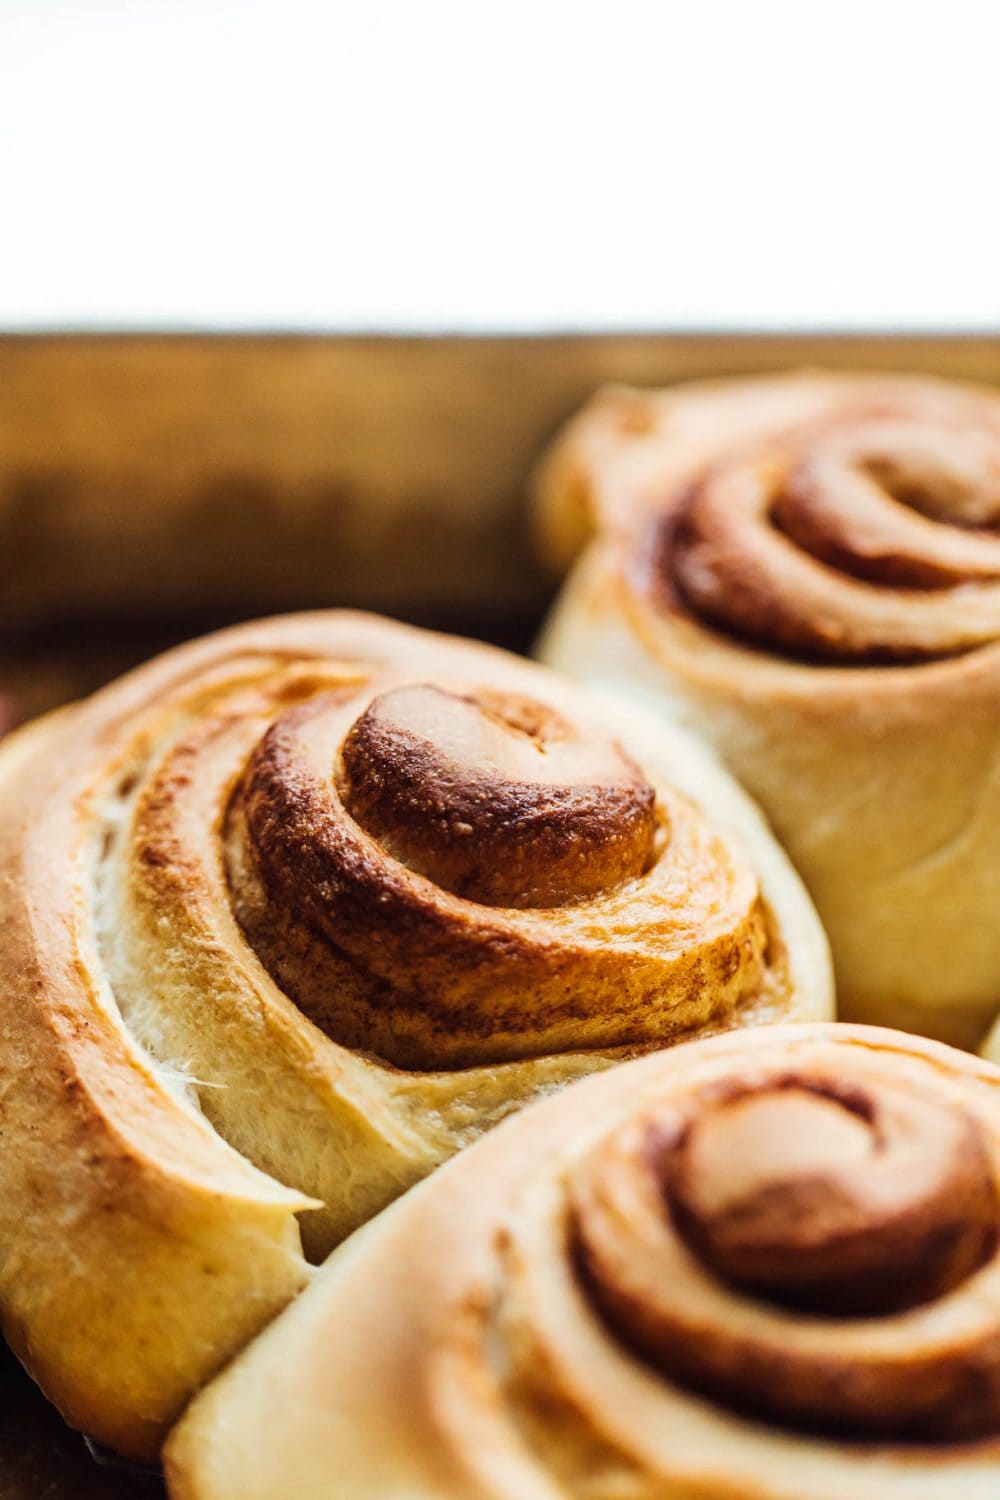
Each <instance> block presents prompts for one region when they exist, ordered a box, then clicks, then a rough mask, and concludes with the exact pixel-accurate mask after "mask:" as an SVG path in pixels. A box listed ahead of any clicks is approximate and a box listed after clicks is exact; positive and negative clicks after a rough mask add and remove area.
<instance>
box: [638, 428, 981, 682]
mask: <svg viewBox="0 0 1000 1500" xmlns="http://www.w3.org/2000/svg"><path fill="white" fill-rule="evenodd" d="M998 527H1000V432H998V431H997V429H996V424H995V418H992V417H991V418H990V419H989V420H987V419H985V418H984V420H983V423H982V424H981V425H980V424H978V423H977V422H976V421H975V420H970V421H969V422H967V423H961V424H960V423H958V422H956V421H950V422H946V421H944V420H937V421H934V420H930V419H926V418H925V419H918V418H917V417H915V416H911V415H908V414H907V413H905V412H903V411H875V412H871V411H869V412H865V411H854V412H849V413H845V414H843V415H841V416H840V417H838V418H835V419H832V420H830V421H828V422H826V423H825V424H823V425H821V426H818V427H810V428H807V429H804V430H802V431H798V432H790V433H786V434H784V435H783V436H782V437H781V438H778V439H774V440H772V441H770V442H767V443H762V444H761V445H760V446H759V447H758V448H757V449H755V450H745V451H744V452H742V453H740V454H734V455H733V456H732V457H731V458H729V459H723V460H721V461H719V462H718V463H717V464H715V465H713V466H712V467H711V468H710V469H708V470H707V471H706V472H705V473H704V474H702V475H701V476H700V477H699V478H698V479H697V480H696V481H695V482H694V483H693V484H692V485H691V486H690V488H689V489H688V491H687V492H686V494H684V495H683V496H682V497H681V498H680V499H679V501H678V503H677V504H676V506H675V507H674V508H673V510H672V512H671V514H670V515H669V516H668V517H667V519H666V524H665V528H664V529H662V532H661V537H660V541H659V543H658V554H659V556H658V560H657V561H656V564H655V565H656V567H657V568H658V570H659V571H660V573H661V576H663V577H664V578H665V579H666V580H667V581H668V583H669V585H670V586H671V587H673V588H675V589H676V590H677V593H678V594H679V596H680V598H681V599H682V600H683V602H684V603H685V604H686V605H687V607H688V608H689V609H691V610H692V611H693V612H694V613H695V614H698V615H700V616H702V617H703V618H704V619H705V620H706V621H707V622H709V623H711V624H712V625H714V626H716V627H718V628H719V629H721V630H724V631H726V632H728V633H730V634H732V635H735V636H737V637H739V638H742V639H745V640H747V641H750V642H754V643H756V644H759V645H761V646H764V647H767V648H768V649H770V650H773V651H778V652H783V653H785V654H787V655H791V656H801V657H805V658H808V659H819V660H827V661H831V662H841V663H845V664H847V663H864V662H891V661H925V660H933V659H935V658H937V657H942V656H947V655H952V654H955V653H957V652H962V651H969V650H973V649H974V648H975V647H977V646H982V645H985V644H989V643H991V642H993V641H995V640H997V639H1000V535H997V529H998Z"/></svg>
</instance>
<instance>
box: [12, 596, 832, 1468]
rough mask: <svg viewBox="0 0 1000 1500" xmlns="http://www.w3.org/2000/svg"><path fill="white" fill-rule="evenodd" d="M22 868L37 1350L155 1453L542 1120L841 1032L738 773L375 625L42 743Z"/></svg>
mask: <svg viewBox="0 0 1000 1500" xmlns="http://www.w3.org/2000/svg"><path fill="white" fill-rule="evenodd" d="M609 729H611V730H612V731H613V732H612V733H610V734H609V732H608V731H609ZM0 873H2V876H3V884H2V887H0V920H2V921H3V923H4V931H5V934H6V941H5V944H4V947H3V952H2V958H0V962H2V965H3V979H4V983H3V985H2V986H0V996H2V999H0V1024H2V1025H3V1029H4V1034H5V1036H7V1037H9V1038H10V1045H9V1046H8V1048H7V1049H6V1051H5V1054H4V1056H3V1058H2V1059H0V1075H2V1076H0V1083H2V1091H3V1097H4V1143H5V1150H4V1152H3V1154H2V1158H0V1243H2V1244H3V1246H4V1256H3V1258H2V1260H0V1312H2V1315H3V1319H4V1329H5V1332H6V1333H7V1336H8V1338H9V1339H10V1341H11V1342H12V1344H13V1345H14V1347H15V1348H16V1350H17V1351H18V1352H19V1354H20V1355H21V1356H22V1358H23V1359H24V1360H25V1362H26V1363H27V1364H28V1366H29V1369H30V1370H31V1371H32V1373H33V1374H34V1375H35V1376H36V1378H37V1379H38V1380H39V1382H40V1384H42V1386H43V1388H44V1389H45V1390H46V1391H47V1392H48V1393H49V1394H50V1395H51V1396H52V1398H53V1399H54V1400H55V1401H56V1403H57V1404H58V1405H59V1406H60V1408H61V1409H62V1410H63V1412H64V1413H65V1414H66V1415H67V1417H68V1418H69V1420H70V1421H71V1422H73V1423H74V1424H76V1425H79V1426H80V1427H82V1428H83V1429H84V1430H85V1431H88V1432H90V1433H91V1434H92V1435H93V1436H95V1437H97V1438H99V1439H101V1440H102V1441H104V1442H106V1443H109V1444H111V1445H112V1446H115V1447H118V1448H119V1449H121V1450H123V1451H125V1452H128V1453H133V1454H139V1455H150V1454H154V1453H155V1452H156V1449H157V1446H158V1443H159V1441H160V1439H161V1437H162V1434H163V1431H164V1430H165V1426H166V1424H167V1423H168V1422H169V1421H170V1420H171V1419H172V1418H173V1417H174V1416H176V1414H177V1412H178V1411H179V1409H180V1407H181V1406H182V1405H183V1403H184V1402H185V1401H186V1400H187V1399H188V1398H189V1397H190V1395H191V1394H192V1392H193V1391H194V1390H195V1389H197V1387H198V1386H199V1385H200V1384H202V1383H203V1382H204V1380H205V1379H206V1378H208V1376H209V1375H210V1374H211V1373H212V1372H213V1371H214V1370H215V1369H216V1368H218V1366H219V1365H220V1364H221V1363H222V1362H224V1360H225V1359H227V1358H229V1357H231V1355H232V1354H233V1353H234V1352H235V1351H236V1350H237V1349H238V1348H240V1347H241V1346H242V1345H243V1344H244V1343H245V1342H246V1340H247V1339H248V1338H249V1337H251V1336H252V1335H253V1334H254V1333H255V1332H256V1330H257V1329H258V1328H259V1327H260V1326H261V1325H262V1324H263V1323H264V1322H266V1321H267V1319H268V1318H269V1317H271V1316H273V1314H274V1313H275V1312H276V1311H277V1310H278V1309H279V1308H280V1307H281V1306H283V1305H284V1303H285V1302H287V1301H288V1299H289V1298H290V1297H291V1296H292V1295H294V1293H295V1292H297V1291H298V1290H299V1288H300V1287H301V1286H302V1285H303V1284H304V1283H305V1282H306V1281H307V1280H308V1279H309V1276H310V1275H311V1266H310V1262H311V1261H316V1260H319V1259H321V1258H322V1257H323V1256H324V1255H326V1254H327V1253H328V1252H329V1251H330V1249H331V1248H332V1247H333V1246H335V1245H336V1244H338V1243H339V1241H340V1240H342V1239H343V1238H344V1237H345V1235H347V1234H349V1233H350V1232H351V1231H352V1230H353V1229H355V1228H356V1227H357V1226H358V1225H359V1224H361V1223H363V1222H364V1221H365V1220H366V1219H368V1218H370V1217H371V1216H372V1215H373V1214H375V1213H377V1212H378V1211H379V1210H380V1209H381V1208H382V1207H384V1205H386V1204H387V1203H389V1202H390V1201H391V1200H392V1199H394V1198H396V1197H397V1196H399V1194H400V1193H402V1192H403V1191H404V1190H405V1189H406V1188H408V1187H409V1186H410V1185H411V1184H413V1183H414V1182H416V1181H417V1180H418V1179H419V1178H421V1177H423V1176H425V1175H426V1174H427V1173H428V1172H430V1171H431V1170H432V1169H433V1168H435V1167H436V1166H438V1165H439V1164H440V1163H441V1162H442V1161H444V1160H445V1159H446V1158H448V1157H449V1156H451V1155H453V1154H454V1153H455V1152H456V1151H458V1150H459V1149H460V1148H461V1147H463V1146H465V1145H466V1144H467V1143H468V1142H469V1141H470V1140H472V1139H473V1138H475V1137H476V1136H477V1135H479V1134H481V1133H482V1132H483V1131H485V1130H487V1129H488V1128H489V1127H490V1126H492V1125H493V1124H494V1123H496V1122H497V1121H498V1120H499V1119H500V1118H502V1117H503V1116H504V1115H505V1114H508V1113H510V1112H512V1111H513V1110H515V1109H517V1108H518V1107H519V1106H520V1105H521V1104H523V1103H524V1102H525V1101H526V1100H529V1099H531V1098H532V1097H534V1096H535V1095H536V1094H539V1093H543V1092H546V1091H548V1090H551V1089H553V1088H555V1087H556V1086H557V1085H559V1084H561V1083H563V1082H565V1081H566V1080H568V1079H571V1078H573V1077H576V1076H578V1075H580V1074H583V1073H588V1072H592V1071H594V1070H596V1069H601V1068H606V1067H608V1066H610V1064H611V1063H613V1062H615V1061H616V1060H617V1059H618V1058H620V1057H621V1056H622V1055H623V1054H624V1053H629V1052H635V1051H644V1050H649V1049H650V1048H653V1047H656V1046H662V1045H666V1044H668V1043H670V1042H672V1041H675V1040H679V1039H680V1038H682V1037H683V1036H685V1035H688V1034H690V1033H692V1032H694V1033H701V1032H703V1031H710V1030H713V1029H715V1030H718V1029H724V1028H726V1027H729V1026H737V1025H743V1024H755V1023H759V1022H762V1021H768V1020H780V1019H783V1018H785V1017H787V1016H789V1015H800V1014H801V1015H823V1014H826V1013H828V1008H829V1004H830V996H829V974H828V969H827V961H826V955H825V950H824V945H823V939H822V935H821V933H820V931H819V927H818V923H817V922H816V920H815V917H814V915H813V913H812V911H811V908H810V907H809V904H808V901H807V899H806V898H805V896H804V894H803V893H802V891H801V889H800V888H799V886H798V884H797V882H796V880H795V877H794V876H793V875H792V873H791V871H790V869H789V868H788V866H787V865H786V863H785V862H784V860H783V858H782V856H781V855H780V853H779V852H778V851H777V849H776V847H775V845H774V844H773V841H772V840H771V838H770V836H769V835H768V834H767V832H766V830H765V829H764V827H763V825H762V823H761V822H760V820H759V818H758V817H757V815H756V814H755V812H754V810H753V809H752V808H751V807H750V806H749V804H748V803H746V802H745V801H744V799H742V798H741V797H740V794H739V793H738V792H737V790H736V789H735V787H734V786H733V784H732V783H731V781H730V780H729V778H728V777H727V776H725V774H724V773H722V772H721V771H720V770H719V769H718V768H717V767H714V766H713V765H712V763H711V758H710V757H707V756H706V755H705V753H704V752H703V751H702V750H701V749H700V748H699V747H697V746H696V745H694V744H692V743H691V742H690V741H688V740H681V739H678V738H674V737H671V736H669V735H667V736H664V735H662V734H661V732H660V731H659V729H658V728H657V726H655V725H649V724H648V723H646V722H645V721H641V723H640V722H639V721H638V719H637V718H636V717H634V716H633V717H630V716H629V715H627V714H624V715H622V716H621V720H620V723H619V722H618V721H617V715H616V716H614V722H613V723H612V724H610V725H609V724H608V723H607V713H606V709H605V708H604V706H603V705H602V704H601V703H599V702H598V701H597V700H595V699H592V698H590V697H589V696H588V695H586V694H584V693H581V692H580V691H579V690H577V689H574V688H573V687H572V686H571V685H569V684H566V683H564V682H562V681H560V679H558V678H557V677H556V676H555V675H554V674H550V673H547V672H545V671H543V670H542V669H540V668H537V667H533V666H531V665H530V664H528V663H526V662H522V661H519V660H517V659H516V658H513V657H510V656H507V655H505V654H504V653H502V652H497V651H493V650H490V649H489V648H487V647H481V646H476V645H474V644H472V643H470V642H463V641H457V640H454V639H451V638H447V637H440V636H433V635H429V634H427V633H425V632H420V631H415V630H410V629H407V628H406V627H403V626H399V625H394V624H392V623H390V622H388V621H379V620H376V619H371V618H366V617H363V616H354V615H349V614H340V613H336V612H333V613H330V614H326V615H322V614H321V615H316V616H299V617H290V618H289V619H287V620H277V621H264V622H260V623H257V624H251V625H247V626H243V627H239V628H237V629H235V630H233V631H228V632H223V633H221V634H219V635H218V636H215V637H208V638H206V639H205V640H204V641H201V642H195V643H193V644H191V645H189V646H186V647H182V648H180V649H179V650H178V651H176V652H173V653H168V655H167V656H165V657H163V658H160V659H159V660H157V661H154V662H151V663H149V664H148V665H147V666H145V667H143V668H140V669H139V670H138V671H137V672H135V673H133V674H131V675H130V676H129V677H127V678H124V679H122V680H121V681H120V682H119V683H116V684H112V685H111V686H110V687H108V688H107V689H105V690H103V691H102V692H101V693H99V694H97V695H95V697H94V698H92V699H90V700H89V701H87V702H86V703H84V704H81V705H79V706H78V707H75V708H73V709H70V710H68V711H66V712H65V713H64V714H63V715H60V716H58V717H56V718H55V719H52V720H48V721H42V722H41V723H40V724H39V725H37V726H35V727H34V728H33V729H30V730H28V731H27V732H26V733H24V734H22V735H16V736H14V737H12V738H11V739H10V740H8V741H6V742H5V744H4V747H3V752H2V759H0ZM68 1223H71V1224H72V1232H68V1231H67V1227H66V1226H67V1224H68ZM111 1325H113V1326H114V1329H115V1336H114V1338H113V1339H110V1340H108V1339H106V1338H105V1335H104V1332H103V1330H106V1329H107V1328H108V1327H109V1326H111ZM97 1349H100V1350H101V1358H100V1360H96V1355H95V1351H96V1350H97Z"/></svg>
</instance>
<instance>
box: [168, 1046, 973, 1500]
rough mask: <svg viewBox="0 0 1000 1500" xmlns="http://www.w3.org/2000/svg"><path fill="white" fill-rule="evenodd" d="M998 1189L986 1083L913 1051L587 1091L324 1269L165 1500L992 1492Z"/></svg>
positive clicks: (179, 1448)
mask: <svg viewBox="0 0 1000 1500" xmlns="http://www.w3.org/2000/svg"><path fill="white" fill-rule="evenodd" d="M998 1173H1000V1071H998V1070H997V1069H995V1068H993V1067H992V1066H991V1065H989V1064H987V1063H983V1062H979V1061H977V1060H975V1059H973V1058H970V1057H969V1056H967V1055H966V1054H963V1053H960V1052H957V1051H954V1050H952V1049H949V1048H946V1047H943V1046H941V1045H940V1044H937V1043H933V1042H927V1041H925V1040H923V1039H919V1038H914V1037H909V1036H906V1035H904V1034H902V1033H898V1032H891V1031H886V1030H881V1029H878V1028H870V1027H854V1026H846V1025H838V1026H835V1027H832V1026H823V1025H809V1026H802V1025H799V1026H785V1027H776V1028H771V1029H769V1030H767V1031H766V1032H761V1033H758V1034H756V1035H751V1034H750V1033H747V1032H733V1033H729V1034H727V1035H726V1036H720V1037H713V1038H709V1039H707V1040H702V1041H698V1042H693V1043H691V1044H689V1045H686V1046H684V1047H682V1048H677V1049H674V1050H673V1051H671V1052H663V1053H659V1054H656V1055H655V1056H653V1057H650V1058H643V1059H639V1060H636V1061H633V1062H631V1063H627V1064H625V1065H624V1066H622V1067H621V1068H619V1069H615V1070H613V1071H611V1072H610V1073H606V1074H603V1075H601V1076H600V1077H595V1078H590V1079H586V1080H584V1081H582V1082H580V1083H578V1084H576V1085H574V1086H573V1087H572V1088H571V1089H568V1090H566V1091H565V1093H563V1094H562V1095H561V1096H560V1097H559V1098H558V1099H555V1100H549V1101H546V1102H544V1103H541V1104H537V1105H535V1106H533V1107H532V1108H531V1109H529V1110H526V1111H525V1112H524V1113H522V1114H521V1115H520V1116H519V1117H518V1118H517V1119H516V1120H512V1121H508V1122H507V1123H506V1124H505V1125H504V1126H502V1127H501V1128H500V1130H498V1131H497V1132H495V1133H494V1134H493V1135H491V1136H490V1137H488V1138H486V1139H484V1140H483V1141H481V1142H479V1143H477V1145H476V1146H474V1147H473V1148H472V1149H471V1150H470V1151H469V1152H467V1153H466V1154H465V1155H464V1156H463V1157H462V1158H460V1159H459V1160H458V1161H456V1162H455V1163H453V1164H452V1165H451V1166H450V1167H449V1168H448V1170H447V1171H445V1172H443V1173H441V1174H439V1175H438V1176H437V1177H435V1178H433V1179H431V1180H430V1181H429V1182H428V1183H426V1184H424V1185H423V1186H421V1187H420V1188H419V1189H418V1190H417V1191H416V1192H415V1193H414V1194H412V1195H411V1196H410V1197H409V1198H408V1199H406V1200H404V1201H403V1203H401V1204H400V1205H398V1206H397V1207H396V1208H394V1209H393V1210H391V1211H390V1212H389V1213H388V1214H386V1215H384V1216H383V1217H382V1219H380V1220H378V1221H376V1222H375V1223H374V1224H372V1225H371V1226H369V1228H368V1229H367V1230H366V1231H365V1232H364V1234H363V1235H361V1236H359V1237H358V1239H357V1240H356V1241H355V1242H353V1243H352V1244H351V1245H348V1246H345V1247H344V1248H343V1249H342V1250H341V1251H339V1252H338V1253H337V1254H336V1255H334V1256H333V1257H332V1259H331V1260H330V1262H329V1263H328V1265H327V1266H326V1267H325V1268H324V1270H323V1272H322V1273H321V1275H320V1277H319V1278H318V1280H317V1283H316V1285H315V1286H314V1287H312V1288H311V1289H310V1290H309V1291H308V1292H307V1293H306V1294H305V1296H304V1297H303V1298H302V1299H301V1300H300V1301H299V1302H298V1303H297V1304H296V1306H294V1307H293V1308H291V1309H290V1310H289V1311H288V1312H287V1313H286V1314H285V1315H283V1317H282V1318H281V1319H279V1320H278V1322H277V1323H276V1324H275V1326H274V1328H273V1329H272V1330H271V1331H269V1333H268V1334H267V1335H266V1336H265V1337H264V1338H263V1339H261V1340H260V1341H258V1343H257V1344H255V1345H254V1346H253V1347H251V1348H250V1349H249V1350H248V1351H247V1352H246V1353H245V1354H244V1355H243V1356H242V1357H241V1359H240V1360H238V1361H237V1363H236V1364H235V1366H234V1367H233V1368H232V1370H230V1371H229V1372H227V1373H226V1374H225V1375H223V1376H222V1378H221V1379H220V1380H218V1381H217V1382H216V1383H215V1384H214V1385H213V1386H212V1387H210V1388H209V1389H208V1391H206V1392H205V1393H204V1394H203V1395H202V1396H201V1397H199V1398H198V1399H197V1400H196V1401H195V1403H194V1404H193V1406H192V1408H191V1411H190V1412H189V1414H188V1415H187V1416H186V1417H185V1419H184V1420H183V1422H182V1423H181V1425H180V1427H179V1428H178V1430H177V1432H176V1434H175V1435H174V1437H173V1438H172V1440H171V1442H170V1444H169V1446H168V1451H167V1473H168V1478H169V1481H170V1488H171V1496H172V1500H232V1497H235V1496H236V1495H239V1496H240V1497H241V1500H277V1497H278V1495H279V1494H282V1493H284V1492H285V1491H283V1489H282V1485H283V1484H287V1485H289V1486H290V1487H291V1488H292V1490H293V1492H294V1493H295V1494H296V1495H297V1496H300V1497H301V1500H321V1497H322V1496H323V1495H324V1493H325V1491H324V1485H326V1484H328V1482H329V1476H330V1474H331V1473H336V1474H337V1476H338V1481H339V1482H340V1483H342V1484H343V1486H344V1488H345V1490H349V1491H350V1493H351V1495H352V1496H353V1497H356V1500H375V1497H377V1496H381V1495H385V1494H396V1493H399V1494H403V1493H405V1494H406V1495H407V1496H408V1497H412V1500H425V1497H426V1500H432V1497H433V1500H473V1497H475V1500H487V1497H488V1500H550V1497H555V1496H556V1495H559V1496H564V1497H567V1500H569V1497H581V1500H583V1497H586V1500H617V1497H619V1496H622V1495H627V1496H629V1500H673V1497H674V1496H677V1495H697V1496H699V1500H728V1497H729V1496H731V1495H734V1494H740V1495H743V1494H746V1495H751V1494H752V1495H753V1496H754V1497H755V1500H853V1497H854V1496H856V1495H859V1494H865V1495H879V1496H884V1497H886V1500H935V1497H937V1496H940V1495H944V1494H947V1495H948V1496H949V1500H966V1497H969V1500H983V1497H985V1496H987V1495H989V1494H992V1493H993V1492H994V1491H995V1489H996V1486H997V1483H998V1481H1000V1251H998V1243H1000V1197H998V1188H997V1183H998ZM404 1258H405V1264H406V1274H405V1276H401V1275H399V1274H398V1272H397V1269H396V1268H397V1267H398V1266H399V1265H400V1264H401V1261H402V1260H403V1259H404ZM376 1329H377V1330H378V1337H375V1336H374V1334H375V1330H376ZM403 1392H406V1393H407V1397H406V1399H405V1400H404V1399H402V1395H403Z"/></svg>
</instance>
